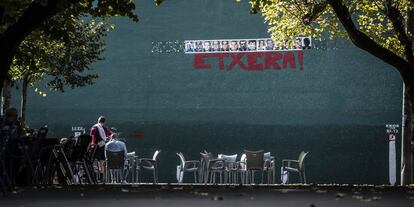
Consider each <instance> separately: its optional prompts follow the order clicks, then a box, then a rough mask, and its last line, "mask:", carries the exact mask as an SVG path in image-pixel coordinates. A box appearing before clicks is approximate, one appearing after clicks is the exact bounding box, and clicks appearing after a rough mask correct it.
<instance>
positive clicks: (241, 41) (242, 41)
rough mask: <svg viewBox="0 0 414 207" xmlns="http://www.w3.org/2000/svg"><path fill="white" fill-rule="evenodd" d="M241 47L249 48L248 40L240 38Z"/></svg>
mask: <svg viewBox="0 0 414 207" xmlns="http://www.w3.org/2000/svg"><path fill="white" fill-rule="evenodd" d="M240 48H247V43H246V40H240Z"/></svg>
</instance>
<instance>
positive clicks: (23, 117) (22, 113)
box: [20, 75, 29, 126]
mask: <svg viewBox="0 0 414 207" xmlns="http://www.w3.org/2000/svg"><path fill="white" fill-rule="evenodd" d="M28 87H29V77H28V76H27V75H25V76H24V77H23V84H22V95H21V99H20V118H21V120H20V121H21V122H22V123H21V124H22V125H23V126H25V125H26V106H27V89H28Z"/></svg>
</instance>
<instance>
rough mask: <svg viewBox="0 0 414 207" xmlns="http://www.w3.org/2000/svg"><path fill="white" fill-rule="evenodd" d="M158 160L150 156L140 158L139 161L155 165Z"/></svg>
mask: <svg viewBox="0 0 414 207" xmlns="http://www.w3.org/2000/svg"><path fill="white" fill-rule="evenodd" d="M156 162H157V161H155V160H153V159H150V158H141V159H138V163H140V164H142V163H146V164H148V165H149V166H154V165H155V163H156Z"/></svg>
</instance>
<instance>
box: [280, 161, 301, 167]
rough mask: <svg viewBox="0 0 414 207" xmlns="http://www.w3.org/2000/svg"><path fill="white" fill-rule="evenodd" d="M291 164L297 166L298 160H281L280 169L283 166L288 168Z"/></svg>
mask: <svg viewBox="0 0 414 207" xmlns="http://www.w3.org/2000/svg"><path fill="white" fill-rule="evenodd" d="M292 163H296V164H299V160H282V167H286V165H285V164H287V167H290V165H291V164H292Z"/></svg>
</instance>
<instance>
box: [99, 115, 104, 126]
mask: <svg viewBox="0 0 414 207" xmlns="http://www.w3.org/2000/svg"><path fill="white" fill-rule="evenodd" d="M105 121H106V119H105V117H104V116H99V117H98V123H99V124H102V125H104V124H105Z"/></svg>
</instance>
